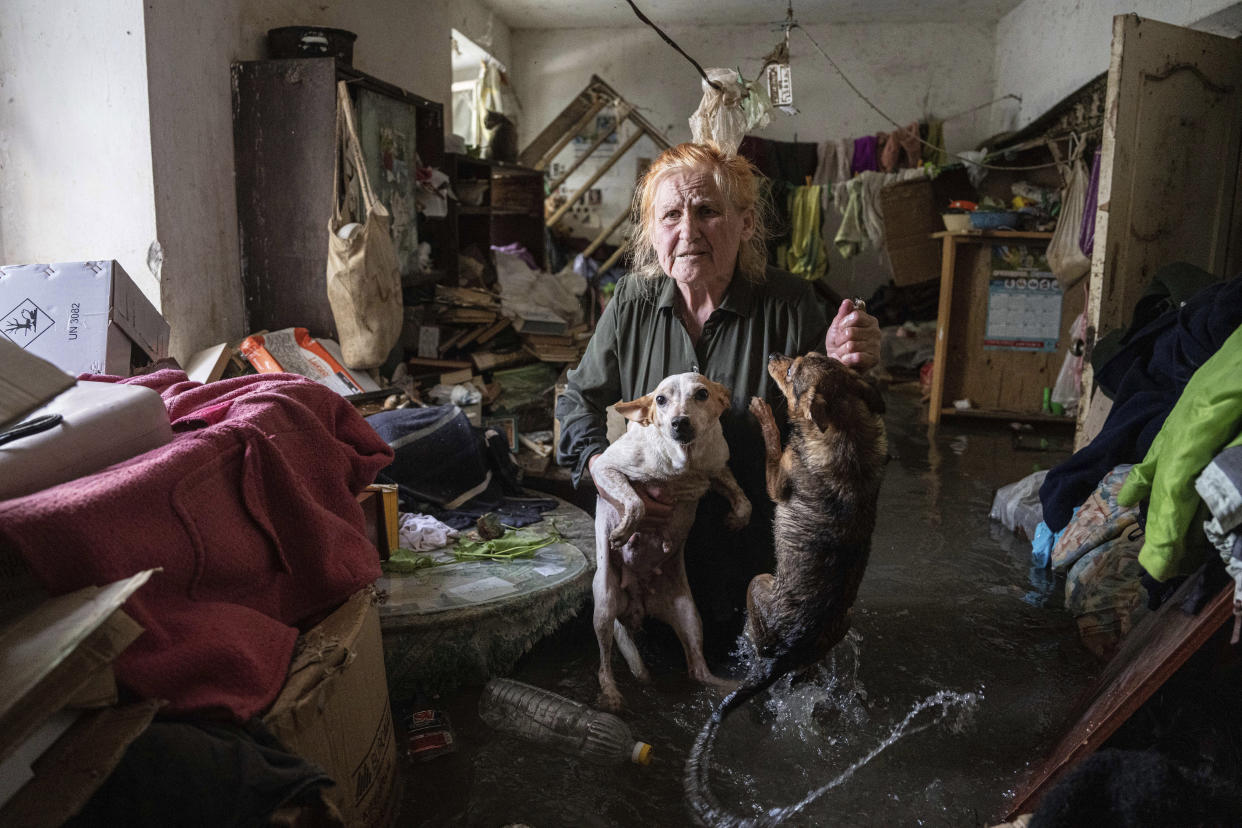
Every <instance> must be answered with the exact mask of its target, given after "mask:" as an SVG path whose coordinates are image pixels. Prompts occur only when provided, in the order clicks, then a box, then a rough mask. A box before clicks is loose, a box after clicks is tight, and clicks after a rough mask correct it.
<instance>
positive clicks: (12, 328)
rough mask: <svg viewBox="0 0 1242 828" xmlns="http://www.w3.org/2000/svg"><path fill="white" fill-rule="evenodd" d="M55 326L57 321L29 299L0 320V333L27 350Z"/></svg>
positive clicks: (24, 300)
mask: <svg viewBox="0 0 1242 828" xmlns="http://www.w3.org/2000/svg"><path fill="white" fill-rule="evenodd" d="M55 324H56V320H55V319H53V318H52V317H50V316H48V315H47V314H46V313H44V312H43V309H42V308H40V307H39V306H38V305H36V304H35V303H34V302H32V301H30V300H29V299H23V300H22V301H21V303H20V304H19V305H18V306H17V307H15V308H13V310H11V311H9V312H8V313H6V314H5V315H4V319H3V320H0V333H2V334H4V336H6V337H7V338H8V339H9V340H11V341H12V342H14V343H16V344H17V345H20V346H21V347H23V348H25V347H26V346H28V345H29V344H30V343H31V342H34V341H35V340H36V339H38V338H39V337H40V336H41V335H42V334H43V333H44V331H46V330H47V329H48V328H50V327H52V326H53V325H55Z"/></svg>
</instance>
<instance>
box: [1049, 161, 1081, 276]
mask: <svg viewBox="0 0 1242 828" xmlns="http://www.w3.org/2000/svg"><path fill="white" fill-rule="evenodd" d="M1059 167H1060V170H1061V177H1062V180H1064V181H1065V189H1064V190H1063V191H1062V193H1061V215H1060V216H1059V217H1058V218H1057V226H1056V229H1055V230H1054V231H1053V232H1052V239H1051V240H1050V241H1049V242H1048V266H1049V267H1050V268H1051V269H1052V273H1053V275H1055V276H1056V277H1057V281H1058V282H1060V283H1061V287H1062V288H1070V287H1073V286H1074V285H1075V284H1077V283H1078V280H1079V279H1081V278H1082V277H1083V276H1086V275H1087V273H1088V272H1090V270H1091V259H1090V257H1088V256H1086V255H1085V254H1084V253H1083V252H1082V248H1080V247H1079V246H1078V235H1079V232H1080V231H1081V230H1082V213H1083V209H1084V208H1085V206H1086V201H1087V185H1088V179H1089V176H1088V174H1087V168H1086V167H1085V166H1084V165H1083V163H1082V143H1081V142H1080V141H1077V140H1076V139H1075V138H1071V139H1070V159H1069V163H1068V164H1061V165H1059Z"/></svg>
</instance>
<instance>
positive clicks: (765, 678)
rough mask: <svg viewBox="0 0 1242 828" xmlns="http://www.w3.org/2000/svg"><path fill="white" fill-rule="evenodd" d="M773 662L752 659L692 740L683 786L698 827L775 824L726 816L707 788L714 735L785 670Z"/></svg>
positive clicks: (754, 827) (744, 827) (742, 827)
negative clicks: (746, 671) (737, 684)
mask: <svg viewBox="0 0 1242 828" xmlns="http://www.w3.org/2000/svg"><path fill="white" fill-rule="evenodd" d="M777 663H778V662H777V659H764V658H759V657H758V656H756V661H755V663H754V664H753V665H752V667H751V671H750V673H749V674H747V677H746V680H745V681H743V682H742V685H741V686H740V687H738V688H737V689H736V690H734V691H733V692H732V693H730V694H729V695H727V696H725V698H724V701H722V702H721V703H720V706H719V707H717V708H716V710H715V711H713V712H712V715H711V716H710V717H709V718H708V720H707V723H706V724H705V725H703V729H702V730H701V731H699V737H698V738H697V739H695V740H694V747H692V748H691V749H690V757H689V758H688V759H687V760H686V774H685V777H684V779H683V784H684V785H685V790H686V804H687V806H689V808H690V815H691V816H692V817H694V820H695V822H697V823H698V824H699V825H708V826H713V827H714V828H715V827H716V826H721V827H727V828H759V826H764V825H775V824H776V821H774V820H770V819H767V818H765V817H743V816H738V815H737V814H732V813H729V812H728V811H726V810H725V809H724V806H723V805H721V804H720V800H718V799H716V795H715V794H714V793H712V787H711V778H710V776H711V752H712V747H713V746H714V745H715V743H716V734H717V733H718V732H719V731H720V726H721V725H722V724H723V723H724V720H725V719H726V718H727V717H728V716H729V714H730V713H732V712H733V711H734V710H736V709H737V708H739V707H741V706H742V705H743V704H745V703H746V702H748V701H750V700H751V699H752V698H754V697H755V696H757V695H759V694H760V693H762V692H763V691H764V690H767V689H768V688H769V687H771V686H772V685H773V684H774V683H775V682H776V680H777V679H778V678H780V677H781V676H782V675H784V674H785V672H786V671H785V670H782V669H779V668H778V667H777Z"/></svg>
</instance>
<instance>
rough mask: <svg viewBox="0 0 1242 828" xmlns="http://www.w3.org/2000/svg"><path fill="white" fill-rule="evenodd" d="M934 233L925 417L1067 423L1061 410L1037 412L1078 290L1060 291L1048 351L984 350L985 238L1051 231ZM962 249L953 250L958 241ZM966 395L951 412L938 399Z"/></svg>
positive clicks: (1016, 238) (1039, 240)
mask: <svg viewBox="0 0 1242 828" xmlns="http://www.w3.org/2000/svg"><path fill="white" fill-rule="evenodd" d="M931 237H932V238H935V239H940V240H941V262H940V304H939V308H938V310H937V314H936V350H935V356H934V357H933V363H932V380H931V394H930V398H929V400H928V405H927V422H928V423H930V424H931V425H935V424H937V423H939V422H940V418H941V417H942V416H950V417H974V418H976V419H980V418H982V419H992V420H1021V421H1027V422H1041V423H1042V422H1049V423H1060V422H1066V423H1071V424H1072V423H1073V422H1074V421H1073V419H1072V418H1069V417H1060V416H1054V415H1048V414H1044V413H1043V411H1042V410H1041V408H1040V406H1041V404H1042V402H1043V389H1044V388H1046V387H1051V386H1053V385H1054V384H1055V383H1056V377H1057V373H1058V371H1059V370H1060V367H1061V361H1062V360H1063V359H1064V351H1063V346H1064V343H1065V342H1067V341H1068V338H1069V332H1070V327H1071V325H1072V324H1073V321H1074V318H1075V317H1076V316H1078V314H1079V313H1080V312H1081V311H1082V308H1083V303H1084V298H1083V292H1082V291H1081V290H1079V289H1076V288H1075V289H1071V290H1069V291H1066V292H1064V293H1063V298H1062V302H1061V324H1060V329H1059V331H1058V342H1059V343H1060V344H1061V346H1062V347H1059V348H1058V349H1057V350H1056V351H1025V350H1017V349H1013V350H1010V349H988V348H985V346H984V340H985V331H986V326H987V311H988V298H989V290H988V289H989V282H990V277H991V272H992V266H991V256H990V247H991V245H992V244H993V243H995V244H1005V243H1013V242H1024V241H1025V242H1030V243H1032V244H1044V243H1046V242H1047V241H1048V240H1049V239H1051V238H1052V233H1045V232H1031V231H1017V230H971V231H962V232H950V231H948V230H942V231H940V232H936V233H932V234H931ZM963 246H965V247H967V248H968V249H966V250H963V251H959V248H961V247H963ZM957 399H968V400H970V401H971V404H972V407H971V408H969V409H966V410H962V411H959V410H958V409H956V408H954V407H952V406H946V405H945V404H944V403H945V402H946V400H948V401H952V400H957Z"/></svg>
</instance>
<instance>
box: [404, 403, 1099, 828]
mask: <svg viewBox="0 0 1242 828" xmlns="http://www.w3.org/2000/svg"><path fill="white" fill-rule="evenodd" d="M887 398H888V402H889V414H888V428H889V444H890V454H891V456H892V461H891V462H890V463H889V464H888V468H887V470H886V476H885V481H884V486H883V489H882V492H881V496H880V507H879V520H878V522H877V526H876V531H875V536H874V541H873V548H872V556H871V563H870V566H869V568H868V570H867V574H866V576H865V578H864V579H863V583H862V589H861V592H860V594H859V599H858V603H857V604H856V605H855V608H854V622H853V630H852V631H851V633H850V636H849V638H848V639H847V640H846V641H844V642H842V644H840V645H838V647H837V648H836V650H835V651H834V653H833V655H832V657H831V659H830V661H829V662H827V663H826V664H825V665H824V666H823V667H822V668H821V669H820V670H819V671H818V675H817V676H816V677H815V680H813V681H810V682H804V683H802V684H800V685H798V686H797V687H793V688H790V687H789V686H788V685H787V684H784V685H779V686H778V687H777V688H776V689H775V691H774V692H773V694H772V695H771V696H768V697H764V698H763V699H761V700H760V701H756V702H752V703H751V704H749V705H748V706H746V707H744V708H743V709H741V710H740V711H739V712H738V713H736V714H735V715H734V716H732V717H731V718H729V719H728V720H727V721H726V723H725V724H724V726H723V728H722V730H721V734H720V738H719V741H718V742H717V745H716V750H715V753H714V755H713V773H712V782H713V790H714V791H715V794H716V796H717V798H718V799H719V800H720V802H721V803H722V804H723V805H724V806H725V807H726V808H728V809H729V810H731V811H732V812H734V813H736V814H740V815H750V816H754V815H759V814H762V813H764V812H766V811H767V810H768V809H770V808H773V807H779V806H784V805H789V804H791V803H794V802H796V801H798V800H800V799H801V798H802V797H804V796H805V795H806V794H807V793H808V792H810V791H811V790H813V789H815V788H819V787H820V786H823V785H825V784H827V783H829V782H830V781H832V780H833V779H834V778H836V777H837V776H838V775H840V774H841V773H842V772H843V771H845V770H846V769H847V768H848V767H850V766H851V765H852V764H853V763H855V762H856V761H857V760H859V759H861V758H863V757H865V756H866V755H868V754H869V753H871V752H872V751H873V750H874V749H875V748H876V747H877V746H879V745H880V744H881V743H882V742H884V741H885V740H886V739H887V738H888V737H889V736H890V734H891V733H892V732H893V730H894V728H895V727H897V726H898V725H899V723H901V722H902V721H903V720H904V719H905V718H906V717H907V715H908V714H909V713H910V712H911V711H912V710H913V709H914V708H915V706H916V705H917V704H919V703H921V702H924V701H925V700H927V699H928V698H929V697H932V696H934V695H935V694H937V693H946V696H947V698H948V700H949V704H948V707H949V708H950V710H949V711H948V712H949V715H947V716H946V717H943V719H944V720H943V721H937V718H938V714H939V713H940V712H941V711H942V709H943V708H944V705H932V706H931V707H930V708H929V709H928V710H926V711H924V712H922V713H919V714H918V715H916V716H915V717H914V719H913V721H912V722H911V724H910V727H909V728H908V732H907V733H906V735H904V736H902V737H901V738H898V739H897V740H896V741H895V742H894V743H893V744H892V746H891V747H889V748H887V749H886V750H884V751H883V752H881V753H880V754H879V755H878V756H876V758H874V759H873V760H872V761H870V762H869V763H867V764H866V765H864V766H863V767H861V768H860V769H858V770H857V772H856V773H854V774H853V775H852V776H851V777H850V778H849V779H847V780H845V781H844V782H842V784H840V785H839V786H837V787H836V788H834V789H833V790H831V791H828V792H827V793H826V794H825V795H823V796H822V797H821V798H820V799H818V800H817V801H815V802H813V803H811V804H810V805H808V806H807V807H806V809H805V810H804V811H802V812H801V813H799V814H797V815H795V816H793V817H791V818H790V819H789V821H788V823H787V824H790V825H814V826H820V825H825V826H838V825H839V826H873V825H874V826H904V825H932V826H941V825H943V826H980V825H992V824H994V823H996V822H998V821H1000V818H1001V817H1002V816H1003V815H1004V813H1005V812H1006V810H1007V806H1008V803H1009V800H1010V799H1011V798H1012V795H1013V793H1014V790H1015V788H1017V787H1019V786H1020V784H1021V782H1022V779H1023V775H1024V773H1025V772H1026V771H1027V770H1028V769H1029V767H1030V766H1031V765H1033V764H1035V763H1037V762H1038V760H1039V759H1040V758H1041V756H1042V755H1043V752H1044V751H1045V750H1046V749H1047V748H1048V747H1049V746H1050V745H1051V743H1052V742H1054V741H1055V739H1056V738H1057V736H1058V735H1059V729H1060V728H1061V727H1062V726H1063V725H1064V718H1065V716H1066V710H1067V707H1068V706H1069V703H1070V702H1072V701H1073V700H1074V698H1075V697H1076V696H1077V695H1078V693H1079V692H1080V691H1081V689H1082V688H1084V687H1085V686H1086V685H1087V684H1088V683H1089V681H1090V679H1091V677H1092V675H1093V674H1094V672H1095V671H1096V670H1097V669H1098V665H1097V663H1096V662H1095V661H1094V660H1093V658H1092V657H1091V656H1090V655H1089V654H1088V653H1087V651H1086V650H1085V649H1084V648H1083V647H1082V646H1081V645H1080V644H1079V643H1078V637H1077V634H1076V631H1075V628H1074V624H1073V621H1072V619H1071V618H1070V617H1069V616H1068V615H1066V614H1065V613H1064V611H1063V610H1062V609H1061V605H1062V596H1063V584H1059V583H1057V582H1056V581H1055V580H1054V579H1052V578H1051V577H1050V576H1048V575H1047V574H1046V573H1045V572H1043V571H1040V570H1032V568H1031V566H1030V554H1029V552H1030V545H1029V543H1028V542H1027V541H1025V540H1023V539H1021V538H1019V537H1017V536H1015V535H1013V534H1012V533H1011V532H1009V531H1008V530H1006V529H1005V528H1004V527H1002V526H1000V525H999V524H995V523H991V522H990V521H989V520H988V511H989V509H990V507H991V503H992V496H993V494H994V492H995V490H996V489H997V488H998V487H999V486H1002V485H1005V484H1008V483H1012V482H1014V481H1016V480H1019V479H1021V478H1022V477H1024V476H1026V475H1027V474H1029V473H1030V472H1031V471H1033V470H1034V469H1035V468H1037V467H1038V468H1047V467H1049V466H1051V465H1054V464H1055V463H1057V462H1059V461H1060V460H1062V459H1064V457H1065V456H1067V454H1066V453H1065V452H1061V453H1056V452H1051V451H1027V450H1022V451H1015V450H1014V444H1013V441H1012V438H1011V436H1010V431H1009V429H1008V427H1007V425H1006V424H1005V423H990V422H989V423H970V422H966V421H960V420H958V421H949V422H945V423H942V424H941V425H940V427H939V428H938V429H936V430H935V431H930V430H929V429H928V427H927V425H926V423H925V422H923V420H922V417H923V416H924V415H923V409H922V407H921V406H919V404H918V400H917V397H915V396H913V395H911V394H910V393H908V392H902V391H901V390H897V389H890V391H889V392H888V394H887ZM1049 437H1050V445H1053V446H1066V444H1067V443H1068V439H1069V434H1068V432H1067V431H1057V432H1053V433H1050V435H1049ZM1028 442H1029V441H1028ZM1036 445H1038V442H1036ZM654 623H655V622H653V624H654ZM661 632H662V631H652V632H651V633H650V634H649V635H648V636H647V639H646V641H645V642H644V643H640V648H641V649H643V651H644V655H645V657H646V659H647V663H648V666H649V667H650V668H651V671H652V674H653V677H654V680H653V682H652V683H651V684H650V685H647V686H643V685H639V684H637V683H635V682H634V681H633V680H632V677H630V675H629V673H628V670H627V669H626V668H625V666H624V664H623V663H622V661H621V659H620V658H619V657H618V658H617V663H616V670H617V676H618V680H619V682H620V686H621V690H622V692H623V693H624V694H625V698H626V702H627V704H628V710H627V711H626V712H625V713H624V714H623V716H622V718H623V719H624V720H625V721H626V722H627V723H628V724H629V725H630V728H631V730H632V731H633V733H634V735H635V737H636V738H638V739H641V740H643V741H647V742H650V743H651V744H652V745H653V746H654V754H653V761H652V764H651V765H650V766H647V767H640V766H637V765H632V764H630V765H624V766H621V767H599V766H595V765H590V764H587V763H585V762H582V761H580V760H578V759H575V758H574V757H572V756H566V755H562V754H558V753H553V752H550V751H549V750H547V749H545V748H543V747H541V746H539V745H535V744H531V743H528V742H524V741H521V740H518V739H516V738H514V737H510V736H506V735H503V734H500V733H497V732H494V731H491V730H490V729H489V728H488V727H487V726H486V725H484V724H483V723H482V722H480V721H479V718H478V715H477V712H476V708H477V702H478V697H479V691H480V688H479V687H467V688H463V689H462V690H460V691H459V692H457V693H456V694H453V695H451V696H447V697H443V698H439V699H428V700H423V701H425V702H426V703H427V705H428V706H432V707H435V708H438V709H440V710H442V711H444V712H446V713H447V715H448V716H449V718H450V720H451V722H452V725H453V727H454V731H455V736H456V745H457V751H456V752H455V753H452V754H448V755H444V756H440V757H437V758H435V759H433V760H430V761H427V762H422V763H412V762H408V761H405V760H402V761H401V773H402V776H403V777H404V787H405V793H404V797H403V801H402V810H401V815H400V818H399V824H400V825H402V826H442V825H464V826H502V825H511V824H523V825H529V826H532V827H533V828H554V827H555V826H575V828H578V827H585V826H601V828H603V826H682V825H690V824H692V823H691V819H690V816H689V814H688V812H687V810H686V807H685V804H684V798H683V793H682V774H683V767H684V764H685V761H686V756H687V752H688V750H689V749H690V746H691V745H692V744H693V742H694V739H695V737H696V736H697V734H698V732H699V729H700V728H701V726H702V725H703V723H704V721H705V719H706V717H707V716H708V715H709V713H710V711H711V710H712V708H713V707H714V706H715V704H716V703H718V702H719V700H720V698H721V694H720V693H719V692H718V691H715V690H710V689H705V688H702V687H700V686H699V685H697V684H694V683H692V682H690V681H689V680H688V679H687V678H686V676H685V672H684V667H683V666H682V660H681V654H680V649H679V648H678V647H677V645H676V640H675V639H674V638H672V636H671V635H662V634H660V633H661ZM597 652H598V650H597V648H596V643H595V637H594V633H593V632H592V630H591V624H590V609H589V603H588V605H587V607H585V608H584V610H583V611H582V612H581V613H580V614H579V616H578V617H577V618H576V619H574V620H573V621H571V622H569V623H568V624H566V625H565V626H564V627H562V628H561V629H560V630H559V631H558V632H557V633H555V634H553V635H552V636H550V637H548V638H546V639H544V640H543V641H542V642H541V643H540V644H538V645H537V646H536V647H535V649H534V650H532V651H531V652H530V653H529V654H528V655H527V656H526V657H524V658H523V659H522V661H520V662H519V663H518V665H517V667H516V668H515V669H514V671H513V672H512V673H511V676H510V677H511V678H515V679H517V680H519V681H523V682H526V683H529V684H533V685H537V686H539V687H543V688H546V689H549V690H553V691H555V692H557V693H560V694H562V695H564V696H566V697H569V698H571V699H574V700H576V701H580V702H585V703H587V704H590V703H592V702H593V700H594V698H595V694H596V692H597V690H598V685H597V682H596V667H597ZM397 712H398V714H400V712H401V711H400V709H398V711H397ZM923 725H930V726H927V727H922V726H923ZM912 731H917V732H912ZM401 735H402V734H401V732H400V728H398V738H399V744H400V738H401Z"/></svg>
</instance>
